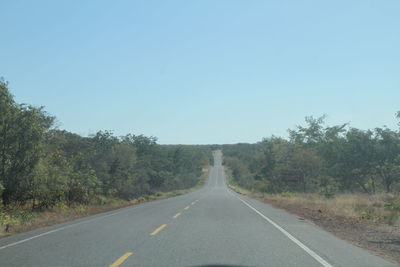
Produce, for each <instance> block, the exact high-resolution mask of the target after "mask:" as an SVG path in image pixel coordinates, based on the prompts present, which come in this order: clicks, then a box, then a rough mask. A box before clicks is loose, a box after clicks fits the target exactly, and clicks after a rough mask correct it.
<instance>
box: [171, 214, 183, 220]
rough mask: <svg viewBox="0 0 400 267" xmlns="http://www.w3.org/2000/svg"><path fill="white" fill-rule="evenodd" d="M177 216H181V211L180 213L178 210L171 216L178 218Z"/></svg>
mask: <svg viewBox="0 0 400 267" xmlns="http://www.w3.org/2000/svg"><path fill="white" fill-rule="evenodd" d="M179 216H181V213H180V212H178V213H177V214H175V215H174V217H172V218H174V219H176V218H178V217H179Z"/></svg>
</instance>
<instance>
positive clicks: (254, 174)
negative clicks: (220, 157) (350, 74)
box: [222, 112, 400, 197]
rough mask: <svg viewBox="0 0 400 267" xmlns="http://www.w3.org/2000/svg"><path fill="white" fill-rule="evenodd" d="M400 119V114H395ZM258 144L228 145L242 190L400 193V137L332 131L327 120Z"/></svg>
mask: <svg viewBox="0 0 400 267" xmlns="http://www.w3.org/2000/svg"><path fill="white" fill-rule="evenodd" d="M396 117H397V118H398V119H400V112H399V113H397V114H396ZM305 121H306V126H297V127H296V128H295V129H293V130H289V137H288V138H281V137H276V136H272V137H270V138H264V139H263V140H262V141H261V142H258V143H256V144H236V145H223V146H222V150H223V153H224V162H225V164H226V165H227V166H228V167H229V168H230V170H231V175H232V179H233V181H234V182H235V183H237V184H238V185H240V186H242V187H244V188H247V189H250V190H254V191H259V192H269V193H282V192H304V193H321V194H323V195H325V196H327V197H330V196H333V195H334V194H335V193H337V192H349V193H355V192H362V193H367V194H373V193H377V192H388V193H391V192H393V193H398V192H400V132H399V131H398V130H397V131H396V130H392V129H389V128H387V127H382V128H375V129H372V130H360V129H357V128H353V127H351V126H350V125H349V124H347V123H345V124H342V125H336V126H327V125H326V124H325V116H322V117H320V118H313V117H306V119H305Z"/></svg>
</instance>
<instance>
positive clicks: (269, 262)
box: [0, 151, 396, 267]
mask: <svg viewBox="0 0 400 267" xmlns="http://www.w3.org/2000/svg"><path fill="white" fill-rule="evenodd" d="M221 158H222V155H221V152H219V151H216V152H214V167H212V168H211V170H210V175H209V179H208V181H207V184H206V186H205V187H204V188H202V189H200V190H197V191H195V192H192V193H189V194H186V195H183V196H178V197H174V198H170V199H165V200H159V201H154V202H149V203H144V204H140V205H137V206H132V207H128V208H124V209H120V210H117V211H111V212H107V213H103V214H99V215H95V216H91V217H87V218H84V219H80V220H76V221H72V222H69V223H65V224H62V225H56V226H52V227H45V228H42V229H38V230H35V231H31V232H27V233H22V234H18V235H14V236H11V237H8V238H3V239H0V266H51V267H53V266H100V267H101V266H113V267H116V266H207V265H208V266H212V265H217V264H219V265H220V266H232V265H234V266H307V267H309V266H311V267H312V266H325V267H327V266H360V267H366V266H396V265H393V264H391V263H389V262H387V261H385V260H383V259H381V258H379V257H376V256H374V255H372V254H370V253H369V252H367V251H365V250H362V249H360V248H358V247H356V246H353V245H351V244H349V243H347V242H346V241H343V240H340V239H338V238H336V237H335V236H333V235H332V234H330V233H327V232H325V231H323V230H321V229H320V228H318V227H316V226H314V225H313V224H311V223H309V222H306V221H304V220H299V219H298V218H297V217H296V216H293V215H290V214H288V213H286V212H284V211H282V210H278V209H275V208H273V207H271V206H269V205H266V204H263V203H261V202H258V201H257V200H254V199H251V198H248V197H245V196H242V195H238V194H236V193H234V192H232V191H230V190H229V189H228V187H227V186H226V182H225V173H224V168H223V166H222V164H221Z"/></svg>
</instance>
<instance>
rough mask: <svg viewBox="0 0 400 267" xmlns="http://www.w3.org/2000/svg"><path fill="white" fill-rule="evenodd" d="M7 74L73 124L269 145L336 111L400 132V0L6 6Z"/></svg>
mask: <svg viewBox="0 0 400 267" xmlns="http://www.w3.org/2000/svg"><path fill="white" fill-rule="evenodd" d="M0 10H1V17H0V29H1V31H0V76H3V77H4V78H5V79H6V80H8V81H9V82H10V89H11V92H12V93H13V94H14V95H15V97H16V100H17V101H18V102H25V103H30V104H34V105H38V106H41V105H43V106H45V109H46V110H47V111H48V112H50V113H51V114H53V115H55V116H56V117H57V118H58V121H59V124H60V126H59V127H60V128H61V129H66V130H69V131H72V132H75V133H79V134H81V135H88V134H92V133H94V132H96V131H98V130H114V133H115V134H116V135H123V134H126V133H135V134H145V135H153V136H156V137H158V138H159V142H160V143H184V144H205V143H236V142H256V141H260V140H261V139H262V138H263V137H268V136H270V135H272V134H275V135H280V136H286V135H287V133H286V130H287V129H288V128H293V127H294V126H295V125H297V124H301V123H302V122H303V120H304V117H305V116H307V115H314V116H320V115H322V114H327V115H328V120H327V122H328V124H338V123H342V122H350V123H351V125H352V126H354V127H358V128H362V129H367V128H374V127H377V126H383V125H387V126H389V127H390V128H397V125H396V123H397V121H396V119H395V117H394V114H395V112H396V111H398V110H400V16H399V14H400V1H398V0H393V1H388V0H386V1H381V0H376V1H367V0H360V1H348V0H344V1H322V0H321V1H300V0H293V1H247V0H242V1H236V0H227V1H221V0H218V1H215V0H210V1H205V0H201V1H187V0H182V1H149V0H143V1H128V0H126V1H122V0H119V1H78V0H76V1H52V0H49V1H39V0H36V1H18V0H9V1H6V0H3V1H1V3H0Z"/></svg>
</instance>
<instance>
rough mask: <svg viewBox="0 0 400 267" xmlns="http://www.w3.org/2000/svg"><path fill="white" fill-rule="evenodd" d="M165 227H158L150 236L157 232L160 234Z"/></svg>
mask: <svg viewBox="0 0 400 267" xmlns="http://www.w3.org/2000/svg"><path fill="white" fill-rule="evenodd" d="M166 226H167V225H166V224H163V225H161V226H160V227H158V228H157V229H156V230H154V231H153V232H152V233H151V234H150V235H156V234H158V232H160V231H161V230H162V229H164V228H165V227H166Z"/></svg>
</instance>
